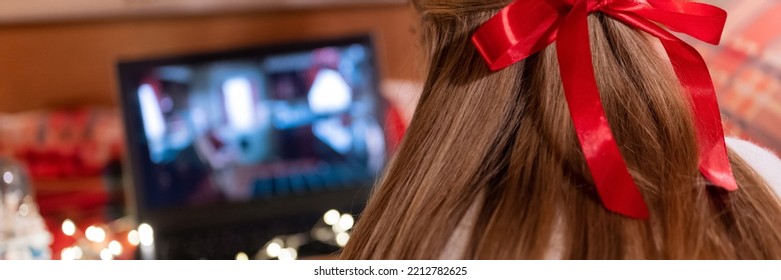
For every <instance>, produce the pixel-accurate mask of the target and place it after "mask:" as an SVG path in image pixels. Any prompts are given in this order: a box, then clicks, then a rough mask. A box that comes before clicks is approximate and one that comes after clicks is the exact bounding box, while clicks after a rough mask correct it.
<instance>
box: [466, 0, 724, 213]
mask: <svg viewBox="0 0 781 280" xmlns="http://www.w3.org/2000/svg"><path fill="white" fill-rule="evenodd" d="M593 12H601V13H603V14H606V15H608V16H610V17H612V18H614V19H616V20H619V21H621V22H623V23H624V24H627V25H629V26H632V27H635V28H637V29H640V30H643V31H645V32H647V33H649V34H651V35H653V36H655V37H657V38H659V39H660V40H661V42H662V45H663V46H664V49H665V50H666V52H667V55H668V56H669V57H670V61H671V62H672V65H673V68H674V70H675V73H676V75H677V76H678V79H679V80H680V81H681V83H682V84H683V86H684V88H685V89H686V90H687V92H688V93H689V94H690V95H691V99H692V100H691V101H692V102H691V106H692V109H693V111H694V112H695V124H696V127H697V141H698V145H699V169H700V172H701V173H702V174H703V176H704V177H705V178H706V179H707V180H709V181H710V182H712V183H713V184H715V185H717V186H719V187H721V188H724V189H726V190H729V191H733V190H736V189H737V188H738V186H737V183H736V182H735V177H734V175H733V174H732V169H731V168H730V162H729V158H728V157H727V146H726V144H725V142H724V131H723V129H722V126H721V115H720V113H719V107H718V102H717V100H716V95H715V90H714V88H713V81H712V80H711V77H710V74H709V73H708V68H707V66H706V65H705V61H704V60H703V59H702V57H701V56H700V54H699V53H698V52H697V50H695V49H694V48H693V47H692V46H690V45H688V44H686V43H685V42H683V41H682V40H681V39H679V38H677V37H676V36H674V35H673V34H671V33H670V32H668V31H666V30H665V29H664V28H661V27H660V26H659V25H657V24H654V23H653V22H656V23H659V24H662V25H664V26H666V27H667V28H669V29H671V30H674V31H677V32H681V33H686V34H689V35H691V36H692V37H694V38H697V39H699V40H702V41H705V42H708V43H710V44H718V43H719V41H720V38H721V33H722V30H723V29H724V23H725V21H726V18H727V13H726V12H725V11H724V10H722V9H719V8H717V7H714V6H711V5H707V4H702V3H692V2H688V3H681V2H674V1H673V0H517V1H515V2H513V3H511V4H510V5H508V6H507V7H505V8H504V9H503V10H502V11H501V12H499V14H497V15H496V16H494V17H493V18H491V19H490V20H488V21H487V22H486V23H485V24H483V25H482V26H481V27H479V28H478V29H477V31H476V32H475V34H474V35H473V37H472V41H473V43H474V44H475V46H476V47H477V49H478V50H479V51H480V53H481V54H482V55H483V58H485V60H486V61H487V62H488V65H489V67H490V68H491V70H494V71H497V70H500V69H503V68H505V67H507V66H510V65H511V64H513V63H516V62H518V61H521V60H523V59H525V58H526V57H528V56H530V55H532V54H534V53H536V52H538V51H540V50H542V49H544V48H545V47H547V46H548V45H550V44H551V43H553V42H554V41H557V44H556V46H557V55H558V59H559V65H560V69H559V70H560V72H561V79H562V83H563V84H564V91H565V95H566V98H567V104H568V106H569V110H570V114H571V115H572V121H573V124H574V127H575V130H576V133H577V135H578V140H579V141H580V145H581V148H582V149H583V153H584V155H585V157H586V162H587V164H588V167H589V169H590V171H591V175H592V177H593V179H594V184H595V186H596V188H597V192H598V193H599V196H600V198H601V199H602V203H603V204H604V206H605V208H607V209H609V210H611V211H614V212H617V213H619V214H623V215H626V216H629V217H632V218H647V217H648V208H647V206H646V204H645V201H644V200H643V197H642V194H641V193H640V191H639V190H638V188H637V186H636V185H635V183H634V181H633V179H632V177H631V176H630V175H629V171H628V170H627V167H626V163H625V162H624V159H623V158H622V157H621V153H620V152H619V149H618V144H617V143H616V141H615V138H614V137H613V133H612V131H611V130H610V126H609V125H608V122H607V118H606V116H605V111H604V108H603V107H602V102H601V100H600V97H599V89H598V88H597V83H596V81H595V79H594V68H593V66H592V60H591V49H590V46H589V32H588V21H587V17H588V15H589V14H590V13H593ZM652 21H653V22H652ZM627 94H630V93H627Z"/></svg>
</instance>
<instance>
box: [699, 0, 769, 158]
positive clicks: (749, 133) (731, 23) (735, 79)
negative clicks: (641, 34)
mask: <svg viewBox="0 0 781 280" xmlns="http://www.w3.org/2000/svg"><path fill="white" fill-rule="evenodd" d="M707 2H710V3H712V4H715V5H717V6H719V7H722V8H724V9H726V10H727V11H728V12H729V19H728V21H727V26H726V29H725V33H724V36H723V38H722V43H721V45H719V46H710V45H707V44H703V43H695V44H694V45H695V47H697V49H698V50H700V51H701V53H702V55H703V57H705V60H706V61H707V62H708V66H709V67H710V70H711V74H712V75H713V80H714V84H715V86H716V91H717V93H718V95H719V101H720V104H721V111H722V114H724V120H725V128H726V130H727V134H728V135H734V136H737V137H741V138H745V139H749V140H752V141H754V142H755V143H758V144H760V145H761V146H764V147H767V148H770V149H772V150H774V151H775V152H776V153H777V154H781V0H751V1H734V0H710V1H707Z"/></svg>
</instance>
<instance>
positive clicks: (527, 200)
mask: <svg viewBox="0 0 781 280" xmlns="http://www.w3.org/2000/svg"><path fill="white" fill-rule="evenodd" d="M526 1H542V0H526ZM509 2H510V1H507V0H501V1H483V0H417V1H413V4H414V6H415V8H416V9H417V10H418V11H419V14H420V18H421V27H420V29H421V31H422V32H421V33H422V39H421V40H422V42H423V46H424V48H425V49H426V50H425V51H426V53H427V57H428V61H427V63H428V77H427V80H426V84H425V87H424V90H423V93H422V96H421V98H420V102H419V104H418V107H417V110H416V112H415V116H414V118H413V121H412V123H411V124H410V127H409V129H408V132H407V135H406V136H405V139H404V141H403V143H402V145H401V147H400V150H399V151H398V153H397V155H396V156H395V157H394V159H393V160H392V161H391V163H390V164H389V167H388V169H387V170H386V173H385V175H384V176H383V178H382V179H381V180H380V182H378V184H377V186H376V188H375V191H374V194H373V195H372V197H371V199H370V201H369V204H368V206H367V208H366V209H365V211H364V213H363V214H362V216H361V218H360V220H359V222H358V225H357V227H356V229H355V231H354V233H353V236H352V237H351V240H350V243H349V244H348V246H347V247H346V248H345V250H344V252H343V253H342V254H341V257H342V258H347V259H370V258H380V259H430V258H439V257H441V256H442V255H441V254H442V252H443V251H444V250H445V247H446V245H447V244H448V241H449V240H451V238H456V239H459V240H462V241H463V242H462V243H461V244H463V250H458V251H457V252H458V255H457V256H456V257H463V258H480V259H494V258H498V259H510V258H565V259H584V258H587V259H622V258H654V259H656V258H673V259H691V258H706V259H720V258H728V259H734V258H781V207H780V206H779V203H778V201H777V200H776V198H775V196H774V194H773V193H772V192H771V191H770V190H769V188H768V186H767V185H766V184H765V183H764V182H763V181H762V180H761V179H760V178H759V177H758V176H757V175H756V174H755V173H754V172H753V171H752V170H751V169H750V168H748V167H747V165H746V164H745V163H744V162H743V161H741V160H740V159H739V158H738V157H737V156H734V155H731V156H730V157H731V161H732V167H733V170H734V172H735V174H736V178H737V180H738V183H739V185H740V187H741V188H740V190H738V191H736V192H732V193H727V192H724V191H721V190H719V189H716V188H712V187H706V181H705V180H704V179H702V177H701V175H699V173H698V170H697V158H698V157H697V142H696V138H695V131H694V124H693V120H692V112H690V109H689V105H688V102H689V101H688V99H687V98H686V97H685V95H684V94H683V93H682V91H681V86H680V85H679V82H678V80H677V79H676V77H675V75H674V74H673V72H672V69H671V66H670V65H669V62H667V61H666V60H665V59H663V58H662V57H661V55H660V52H658V51H657V47H656V45H655V42H654V41H653V40H652V39H650V38H649V37H647V36H646V35H644V34H643V33H640V32H639V31H636V30H634V29H632V28H630V27H627V26H625V25H623V24H621V23H619V22H617V21H615V20H613V19H611V18H609V17H606V16H604V15H601V14H592V15H590V16H589V30H590V37H591V49H592V58H593V61H594V68H595V72H596V73H597V76H596V80H597V84H598V85H599V89H600V94H601V97H602V102H603V103H604V107H605V111H606V113H607V117H608V120H609V123H610V126H611V128H612V130H613V133H614V135H615V137H616V140H617V142H618V144H619V146H620V150H621V153H622V155H623V157H624V159H625V160H626V164H627V166H628V168H629V170H630V173H631V175H632V176H633V178H634V179H635V182H636V183H637V184H638V187H639V188H640V190H641V192H642V194H643V197H644V199H645V201H646V203H647V205H648V207H649V211H650V218H649V219H647V220H636V219H630V218H626V217H624V216H621V215H618V214H616V213H613V212H610V211H608V210H606V209H605V208H604V207H603V206H602V204H601V202H600V200H599V197H598V196H597V195H596V191H595V188H594V185H593V182H592V180H591V177H590V176H591V175H590V173H589V172H588V169H587V167H586V163H585V160H584V156H583V153H582V152H581V150H580V146H579V144H578V142H577V138H576V135H575V133H574V130H573V128H572V121H571V120H570V116H569V111H568V110H567V104H566V100H565V98H564V91H563V88H562V84H561V79H560V77H559V70H558V69H559V68H558V62H557V59H556V55H555V44H554V45H552V46H550V47H548V48H547V49H545V50H544V51H542V52H540V53H538V54H536V55H533V56H531V57H529V58H527V59H525V60H523V61H522V62H520V63H517V64H515V65H513V66H511V67H509V68H507V69H504V70H501V71H497V72H491V71H490V70H489V69H488V67H487V66H486V64H485V62H484V61H483V59H482V58H481V57H480V55H479V54H478V52H477V51H476V50H475V48H474V46H473V45H472V43H471V41H470V36H471V35H472V33H473V32H474V30H475V28H477V27H478V26H479V25H480V24H482V23H484V22H485V21H486V20H488V18H490V17H491V16H492V15H494V14H495V13H496V12H498V11H499V9H501V8H502V7H504V6H505V5H507V4H508V3H509ZM470 207H471V208H472V209H473V210H472V211H471V212H474V213H476V214H475V220H474V224H471V225H470V226H469V228H470V229H469V230H466V231H463V230H459V231H458V232H459V233H466V234H464V236H455V237H454V236H453V233H454V232H456V228H457V227H458V226H459V225H460V224H462V221H463V220H464V219H463V217H464V216H465V214H466V213H467V212H468V211H469V209H470ZM471 212H470V213H471Z"/></svg>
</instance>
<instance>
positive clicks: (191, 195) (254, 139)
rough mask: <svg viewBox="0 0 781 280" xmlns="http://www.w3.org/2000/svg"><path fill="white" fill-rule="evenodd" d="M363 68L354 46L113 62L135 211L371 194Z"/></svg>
mask: <svg viewBox="0 0 781 280" xmlns="http://www.w3.org/2000/svg"><path fill="white" fill-rule="evenodd" d="M374 61H375V60H374V50H373V48H372V45H371V42H370V40H369V38H368V37H357V38H348V39H343V40H335V41H331V42H314V43H307V44H290V45H279V46H273V47H259V48H254V49H244V50H237V51H228V52H221V53H211V54H203V55H195V56H186V57H173V58H164V59H156V60H145V61H133V62H124V63H121V64H120V67H119V75H120V79H121V80H122V100H123V106H124V108H123V109H124V111H125V117H126V121H127V123H126V124H127V128H128V129H127V130H128V140H129V141H128V146H129V150H130V156H131V158H132V160H131V162H132V168H133V170H134V173H133V174H134V178H133V179H134V182H135V183H134V185H135V187H136V196H137V203H138V205H137V206H138V208H140V209H142V210H143V211H147V212H150V211H151V212H154V211H165V210H170V209H184V208H186V209H193V208H201V207H208V206H212V207H214V206H225V205H231V204H241V203H248V202H259V201H260V202H262V201H273V200H276V199H279V198H284V197H305V196H308V197H314V198H316V197H317V196H318V195H319V194H322V193H327V192H329V191H336V190H340V189H347V188H365V187H368V186H371V184H372V182H373V181H374V179H375V176H376V175H377V174H378V173H379V172H380V170H381V169H382V168H383V165H384V163H385V160H386V144H385V143H386V139H385V132H384V129H383V125H384V120H383V116H384V114H383V106H382V101H381V97H380V95H379V93H378V90H377V80H376V77H377V73H376V69H375V65H374V63H375V62H374ZM346 199H352V198H346Z"/></svg>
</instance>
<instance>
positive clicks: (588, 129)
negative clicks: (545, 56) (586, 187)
mask: <svg viewBox="0 0 781 280" xmlns="http://www.w3.org/2000/svg"><path fill="white" fill-rule="evenodd" d="M586 3H587V1H577V3H576V4H575V5H574V6H573V8H572V10H570V12H569V14H568V15H567V17H566V18H565V19H564V20H563V21H562V23H561V25H560V28H559V31H558V39H557V44H556V47H557V56H558V59H559V71H560V73H561V79H562V83H563V84H564V92H565V95H566V99H567V105H568V107H569V110H570V114H571V118H572V122H573V125H574V128H575V131H576V134H577V136H578V140H579V142H580V145H581V148H582V150H583V154H584V156H585V159H586V163H587V165H588V167H589V170H590V171H591V175H592V177H593V180H594V185H595V186H596V188H597V192H598V194H599V196H600V198H601V200H602V203H603V204H604V206H605V207H606V208H607V209H609V210H611V211H614V212H616V213H619V214H622V215H625V216H628V217H632V218H647V217H648V209H647V206H646V204H645V201H644V200H643V197H642V194H641V193H640V190H639V189H638V188H637V186H636V185H635V182H634V180H633V179H632V176H631V175H630V174H629V170H628V169H627V167H626V163H625V162H624V159H623V157H622V156H621V152H620V150H619V149H618V144H617V143H616V140H615V138H614V136H613V133H612V131H611V129H610V125H609V124H608V120H607V116H606V114H605V110H604V107H603V106H602V101H601V99H600V95H599V88H598V86H597V83H596V80H595V74H594V68H593V61H592V59H591V48H590V46H589V31H588V10H587V6H586Z"/></svg>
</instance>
